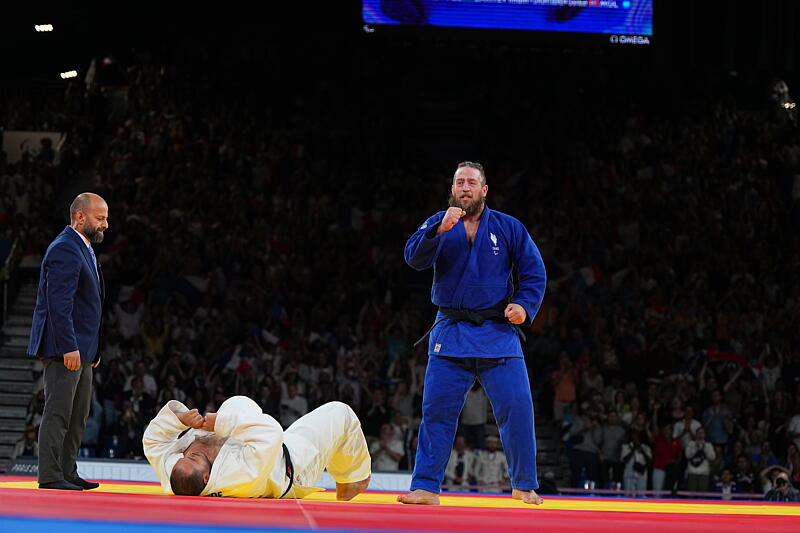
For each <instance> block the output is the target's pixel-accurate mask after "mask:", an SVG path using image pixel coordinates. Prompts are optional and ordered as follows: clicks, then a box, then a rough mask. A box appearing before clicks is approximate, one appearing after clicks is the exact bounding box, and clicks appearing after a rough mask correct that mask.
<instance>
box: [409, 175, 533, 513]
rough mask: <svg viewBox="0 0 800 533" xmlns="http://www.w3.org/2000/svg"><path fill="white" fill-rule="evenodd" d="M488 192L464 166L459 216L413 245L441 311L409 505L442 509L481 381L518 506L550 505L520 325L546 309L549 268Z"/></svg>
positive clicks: (454, 192) (437, 219)
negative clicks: (461, 424)
mask: <svg viewBox="0 0 800 533" xmlns="http://www.w3.org/2000/svg"><path fill="white" fill-rule="evenodd" d="M488 190H489V187H488V186H487V185H486V174H485V173H484V170H483V166H482V165H481V164H479V163H474V162H470V161H465V162H462V163H460V164H459V165H458V167H457V168H456V172H455V174H454V176H453V183H452V186H451V196H450V207H449V208H448V209H447V211H441V212H439V213H436V214H435V215H433V216H432V217H430V218H428V220H426V221H425V222H424V223H423V224H422V225H421V226H420V227H419V228H418V229H417V231H416V232H415V233H414V234H413V235H411V237H410V238H409V239H408V242H407V243H406V247H405V260H406V262H407V263H408V264H409V266H411V267H412V268H414V269H416V270H424V269H427V268H430V267H433V288H432V291H431V296H432V301H433V303H434V304H435V305H437V306H438V307H439V312H438V314H437V316H436V321H435V323H434V325H433V327H432V328H431V329H430V331H429V334H430V339H429V341H428V367H427V370H426V373H425V387H424V392H423V400H422V424H421V425H420V429H419V438H418V446H417V456H416V462H415V465H414V473H413V475H412V480H411V492H410V493H409V494H403V495H400V496H399V497H398V501H400V502H402V503H412V504H427V505H438V503H439V492H440V490H441V485H442V479H443V477H444V472H445V468H446V466H447V461H448V459H449V457H450V450H451V448H452V444H453V439H454V437H455V433H456V427H457V424H458V417H459V414H460V412H461V409H462V408H463V406H464V401H465V398H466V395H467V392H468V391H469V390H470V388H471V387H472V385H473V383H474V382H475V380H478V381H479V382H480V383H481V385H482V386H483V388H484V390H485V391H486V395H487V396H488V398H489V400H490V402H491V404H492V409H493V410H494V414H495V418H496V419H497V424H498V426H499V429H500V438H501V441H502V444H503V448H504V450H505V453H506V456H507V458H508V466H509V478H510V479H511V486H512V497H513V498H515V499H520V500H522V501H524V502H525V503H532V504H537V505H538V504H541V503H542V498H540V497H539V496H538V495H537V494H536V490H535V489H537V488H539V482H538V480H537V476H536V435H535V432H534V425H533V401H532V399H531V389H530V383H529V381H528V372H527V368H526V366H525V360H524V358H523V354H522V346H521V343H520V338H521V337H523V336H524V334H523V332H522V330H521V329H520V326H530V324H531V322H532V320H533V318H534V316H536V312H537V311H538V310H539V306H540V305H541V303H542V298H543V296H544V290H545V284H546V274H545V269H544V262H543V261H542V257H541V255H540V253H539V250H538V249H537V247H536V245H535V244H534V242H533V240H532V239H531V237H530V235H529V234H528V231H527V229H526V228H525V226H524V225H523V224H522V223H521V222H520V221H518V220H517V219H515V218H513V217H511V216H509V215H506V214H504V213H500V212H499V211H493V210H491V209H489V208H488V207H487V206H486V194H487V192H488ZM514 272H516V280H515V279H514V276H512V274H513V273H514ZM515 281H516V283H515ZM423 338H424V337H423ZM420 340H422V339H420Z"/></svg>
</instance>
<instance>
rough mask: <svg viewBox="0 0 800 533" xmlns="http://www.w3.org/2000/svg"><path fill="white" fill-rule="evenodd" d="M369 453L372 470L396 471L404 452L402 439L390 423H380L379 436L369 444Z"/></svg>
mask: <svg viewBox="0 0 800 533" xmlns="http://www.w3.org/2000/svg"><path fill="white" fill-rule="evenodd" d="M369 453H370V454H371V455H372V470H373V471H378V472H396V471H398V470H399V469H400V461H401V460H402V459H403V456H404V455H405V453H406V452H405V448H404V446H403V441H402V440H400V439H399V438H397V436H396V435H395V433H394V430H393V429H392V426H391V424H389V423H386V424H383V425H381V429H380V435H379V437H378V438H377V439H374V440H373V441H372V444H370V447H369Z"/></svg>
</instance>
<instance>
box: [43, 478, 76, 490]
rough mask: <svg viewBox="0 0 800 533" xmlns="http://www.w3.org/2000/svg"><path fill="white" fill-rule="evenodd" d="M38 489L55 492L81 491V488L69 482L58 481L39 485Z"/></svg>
mask: <svg viewBox="0 0 800 533" xmlns="http://www.w3.org/2000/svg"><path fill="white" fill-rule="evenodd" d="M39 488H40V489H56V490H83V489H82V488H81V487H79V486H78V485H76V484H74V483H70V482H69V481H64V480H63V479H59V480H58V481H48V482H47V483H39Z"/></svg>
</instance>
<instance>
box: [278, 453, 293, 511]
mask: <svg viewBox="0 0 800 533" xmlns="http://www.w3.org/2000/svg"><path fill="white" fill-rule="evenodd" d="M282 446H283V459H284V461H286V477H288V478H289V485H288V486H287V487H286V490H285V491H283V494H281V498H283V497H284V496H286V495H287V494H289V491H290V490H292V485H294V467H293V466H292V458H291V457H289V448H287V447H286V445H285V444H283V445H282Z"/></svg>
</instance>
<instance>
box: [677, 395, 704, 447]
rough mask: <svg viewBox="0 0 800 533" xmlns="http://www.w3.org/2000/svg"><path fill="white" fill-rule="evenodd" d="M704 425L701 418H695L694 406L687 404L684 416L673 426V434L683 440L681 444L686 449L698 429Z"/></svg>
mask: <svg viewBox="0 0 800 533" xmlns="http://www.w3.org/2000/svg"><path fill="white" fill-rule="evenodd" d="M701 427H702V424H701V423H700V421H699V420H695V418H694V407H692V406H691V405H687V406H686V408H685V409H684V416H683V419H682V420H679V421H678V422H676V423H675V426H674V427H673V428H672V436H673V437H674V438H676V439H679V440H680V441H681V446H682V447H683V449H684V450H686V448H687V447H688V446H689V443H690V442H691V441H692V440H694V439H695V436H696V435H697V430H698V429H700V428H701Z"/></svg>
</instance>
